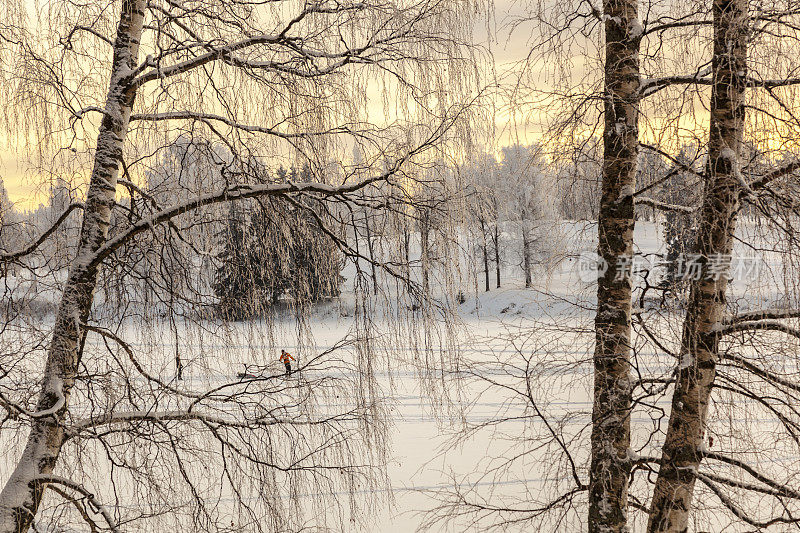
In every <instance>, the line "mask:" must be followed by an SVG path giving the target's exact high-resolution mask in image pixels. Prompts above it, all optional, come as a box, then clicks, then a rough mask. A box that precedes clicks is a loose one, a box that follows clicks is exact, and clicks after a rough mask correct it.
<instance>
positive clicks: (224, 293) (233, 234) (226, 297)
mask: <svg viewBox="0 0 800 533" xmlns="http://www.w3.org/2000/svg"><path fill="white" fill-rule="evenodd" d="M228 213H229V216H228V221H227V225H226V227H225V229H223V230H222V231H221V232H220V234H219V239H220V241H221V243H222V245H223V247H222V250H221V251H220V253H219V254H218V255H217V261H218V263H219V266H218V267H217V271H216V275H215V276H214V284H213V287H212V288H213V289H214V294H215V295H216V296H217V298H219V304H218V306H219V310H220V312H221V313H222V314H223V315H224V316H225V317H226V318H229V319H233V320H241V319H242V318H246V317H248V316H251V315H252V303H253V287H254V283H253V276H252V275H251V272H250V264H249V263H250V260H249V257H248V252H247V247H246V244H247V243H246V242H245V231H244V230H245V220H244V217H243V214H242V213H241V210H239V209H237V208H236V205H235V203H233V202H231V203H230V204H229V212H228Z"/></svg>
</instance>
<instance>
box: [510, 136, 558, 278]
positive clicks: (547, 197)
mask: <svg viewBox="0 0 800 533" xmlns="http://www.w3.org/2000/svg"><path fill="white" fill-rule="evenodd" d="M501 152H502V159H501V161H500V168H499V171H498V174H497V175H498V181H499V183H500V187H501V190H502V194H503V200H505V205H506V209H505V214H506V216H507V217H508V218H509V219H510V220H513V221H515V222H516V224H517V227H518V229H519V235H520V244H521V245H522V246H521V250H520V252H521V257H522V272H523V274H524V276H525V287H531V286H532V285H533V277H532V269H533V266H534V264H538V263H542V262H543V261H545V259H546V258H547V256H548V255H549V254H550V253H551V252H552V251H553V249H554V246H553V243H554V242H555V240H556V234H557V232H555V231H553V227H552V225H551V223H552V220H553V219H554V218H555V215H556V211H555V210H554V209H553V206H554V201H553V199H554V196H555V188H554V187H553V182H554V180H553V179H552V175H551V174H550V173H549V172H548V170H547V169H546V165H545V163H544V161H543V159H542V157H541V152H540V147H538V146H535V145H534V146H522V145H519V144H515V145H511V146H504V147H503V148H502V149H501ZM501 201H502V200H501Z"/></svg>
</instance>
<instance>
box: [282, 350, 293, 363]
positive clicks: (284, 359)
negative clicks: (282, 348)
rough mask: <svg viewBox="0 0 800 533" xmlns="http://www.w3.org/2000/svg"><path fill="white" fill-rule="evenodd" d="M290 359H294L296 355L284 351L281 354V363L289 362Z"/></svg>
mask: <svg viewBox="0 0 800 533" xmlns="http://www.w3.org/2000/svg"><path fill="white" fill-rule="evenodd" d="M289 359H291V360H292V361H294V357H292V354H290V353H289V352H283V353H282V354H281V358H280V362H281V363H288V362H289Z"/></svg>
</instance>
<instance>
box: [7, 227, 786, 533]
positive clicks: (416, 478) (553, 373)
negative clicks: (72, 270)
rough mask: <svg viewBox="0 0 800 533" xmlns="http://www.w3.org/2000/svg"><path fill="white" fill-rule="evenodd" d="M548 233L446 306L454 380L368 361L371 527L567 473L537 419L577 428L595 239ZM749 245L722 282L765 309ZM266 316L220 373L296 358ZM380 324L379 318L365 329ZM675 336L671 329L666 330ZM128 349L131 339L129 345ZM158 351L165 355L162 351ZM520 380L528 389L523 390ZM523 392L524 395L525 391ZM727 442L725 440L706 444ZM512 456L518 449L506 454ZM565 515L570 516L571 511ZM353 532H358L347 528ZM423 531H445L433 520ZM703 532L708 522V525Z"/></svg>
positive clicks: (407, 355)
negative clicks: (381, 401)
mask: <svg viewBox="0 0 800 533" xmlns="http://www.w3.org/2000/svg"><path fill="white" fill-rule="evenodd" d="M743 227H744V229H742V230H740V231H744V232H746V231H749V230H750V229H753V231H755V228H750V227H749V226H748V225H747V224H744V225H743ZM556 230H557V231H558V232H559V233H560V234H561V235H562V237H561V238H562V240H561V242H562V245H561V246H562V248H563V250H561V251H562V252H563V254H562V255H561V256H560V257H559V259H560V260H559V261H556V262H555V263H554V264H553V265H551V266H550V268H549V269H548V270H545V269H543V268H542V269H538V270H537V275H536V276H535V283H534V285H535V286H534V288H532V289H525V288H524V287H523V282H522V278H521V272H520V271H519V268H518V267H517V266H515V265H514V264H513V263H514V261H515V259H512V258H511V257H509V261H508V262H509V263H512V264H506V265H504V268H503V272H502V274H503V286H502V288H501V289H495V288H494V272H493V271H492V287H493V288H492V290H491V291H490V292H480V291H479V292H476V290H475V287H476V286H477V287H478V289H480V288H482V287H483V283H482V280H481V279H480V278H479V279H478V283H475V281H474V280H472V281H471V282H469V283H465V289H464V293H465V295H466V296H467V298H466V301H465V302H464V303H462V304H460V305H459V307H458V313H457V314H458V318H459V323H458V324H457V325H456V326H455V328H456V330H455V331H456V335H455V338H456V339H457V340H458V343H459V348H460V350H459V354H458V355H459V361H460V362H459V366H458V369H459V373H458V374H454V376H455V377H458V378H460V379H458V380H456V379H453V380H452V381H447V380H442V381H439V382H438V384H433V385H432V384H431V383H430V382H426V381H424V379H422V378H423V377H425V376H424V374H420V373H419V372H417V371H415V369H414V365H413V364H409V365H407V367H401V368H400V369H399V370H396V371H393V372H392V373H391V375H390V373H388V372H382V371H380V370H378V371H377V373H376V375H377V377H378V382H379V384H380V385H381V387H382V388H383V389H384V390H387V391H392V394H391V400H390V413H391V423H392V424H391V429H390V434H389V441H390V455H389V457H390V464H389V468H388V474H389V479H390V481H391V496H393V500H394V501H393V503H386V504H385V505H383V506H380V507H378V508H374V509H370V510H369V511H370V513H369V514H371V515H372V518H371V519H370V521H369V530H370V531H375V532H387V533H388V532H409V531H414V530H415V529H416V528H417V526H418V525H419V524H421V523H422V520H423V518H424V515H423V513H424V512H425V511H428V510H430V509H432V508H433V507H434V506H435V505H436V503H437V499H436V497H435V493H437V492H439V491H442V490H449V489H451V488H452V487H453V486H454V482H455V483H461V482H467V483H468V484H471V486H472V487H473V489H474V491H473V492H471V493H470V494H471V495H472V496H474V497H477V498H484V500H483V501H484V502H491V503H493V504H497V505H508V506H509V507H513V506H515V505H517V504H520V503H521V502H527V503H530V502H536V501H540V500H543V499H546V498H545V496H546V494H545V493H546V492H547V491H552V490H554V487H556V488H557V487H559V486H568V485H569V483H571V480H570V476H571V474H570V471H569V468H567V465H565V464H563V462H561V463H558V462H557V461H561V460H562V459H558V454H557V453H556V452H557V450H556V451H554V449H553V446H552V445H549V446H543V447H539V445H542V444H543V443H544V441H543V440H542V439H543V438H544V437H546V436H547V435H548V433H547V428H546V427H545V421H550V422H551V423H553V424H560V425H561V427H562V429H563V434H564V435H566V436H571V437H575V438H578V437H577V436H578V435H581V436H580V439H586V438H588V432H587V428H588V427H589V424H590V413H591V403H590V389H591V384H592V382H591V364H590V363H591V359H590V357H591V353H592V350H593V340H594V333H593V331H592V329H591V327H592V320H593V311H592V309H593V300H594V295H593V293H594V290H595V286H594V284H593V283H591V281H587V278H586V275H585V272H581V268H580V266H581V265H579V262H580V253H581V252H583V251H591V250H593V249H594V247H595V245H594V235H595V231H596V230H595V228H594V226H593V225H592V224H580V223H573V224H562V225H561V226H560V228H556ZM507 238H510V237H508V236H507ZM635 239H636V245H637V249H638V250H637V251H639V252H640V253H641V254H643V255H645V256H647V255H648V254H652V253H656V252H659V251H663V250H661V239H660V229H659V227H658V225H657V224H653V223H648V222H640V223H638V225H637V230H636V234H635ZM759 254H761V255H759V256H758V259H760V260H763V261H764V263H763V264H761V265H760V269H759V270H757V272H758V275H750V276H749V277H748V276H741V277H740V278H739V279H735V280H734V281H733V286H732V292H731V296H732V297H731V301H732V302H734V303H735V304H736V305H738V306H739V307H740V308H742V309H746V308H752V307H755V306H768V305H770V304H773V305H774V303H775V302H779V301H780V300H781V294H782V292H781V290H780V287H781V282H780V279H781V275H782V274H781V269H782V265H780V264H776V263H775V262H774V261H775V260H774V258H773V257H772V256H769V255H763V252H759ZM755 255H756V254H755V253H754V252H752V251H751V250H750V249H747V248H745V247H743V246H739V247H737V249H736V251H735V253H734V256H735V257H748V258H751V257H754V256H755ZM345 275H346V276H347V275H348V273H347V272H346V273H345ZM352 305H353V302H352V301H351V299H349V297H348V293H347V289H346V290H345V293H344V294H343V296H342V298H341V300H340V301H339V302H334V303H329V304H324V305H321V306H320V307H319V308H317V309H316V310H315V311H314V312H313V314H312V317H311V320H310V322H309V324H308V325H309V331H310V332H311V334H312V336H313V344H314V345H315V348H316V350H318V351H322V350H324V349H326V348H328V347H330V346H333V345H334V344H335V343H336V342H338V341H339V340H341V339H342V338H343V337H344V336H345V335H346V334H347V333H348V331H349V330H350V329H351V327H352V325H353V318H352V309H351V306H352ZM281 321H283V322H281ZM278 322H279V323H278V327H277V328H276V329H275V332H274V334H273V336H272V337H271V338H270V339H269V342H265V341H264V340H263V338H259V339H260V340H254V341H253V342H243V341H242V339H244V338H246V337H247V334H246V333H243V334H242V335H238V336H233V337H231V338H235V339H239V340H237V341H231V342H223V344H224V345H223V344H220V345H219V349H220V350H222V349H223V348H224V351H225V353H226V358H225V359H224V360H220V362H219V364H220V365H221V368H220V369H218V371H221V372H222V373H223V374H225V373H227V374H229V375H233V374H234V373H235V372H236V371H238V370H240V368H239V366H238V364H244V363H245V362H248V361H249V362H254V363H255V362H263V361H265V360H266V361H270V360H273V359H276V358H277V354H272V353H270V351H271V350H273V349H275V348H276V347H278V346H283V347H285V348H286V349H287V350H289V352H291V353H295V354H296V355H298V356H299V358H300V363H301V364H302V361H303V358H304V357H307V355H308V354H306V353H303V349H301V348H300V347H299V346H298V343H297V336H296V329H295V327H294V324H293V322H292V319H291V318H290V317H285V318H284V319H281V318H278ZM251 326H252V325H248V326H247V327H251ZM387 327H389V325H388V324H387ZM679 327H680V324H679V323H677V324H673V325H672V326H671V329H672V330H678V329H679ZM380 328H381V324H380V323H378V324H377V327H376V330H378V331H379V330H380ZM673 333H674V334H677V332H676V331H673ZM170 339H171V337H170V334H169V332H165V333H164V335H163V336H162V337H161V338H147V339H139V340H138V342H141V343H146V344H147V345H148V346H149V347H150V348H151V349H156V350H163V351H164V353H169V352H170V351H171V350H173V349H174V344H173V342H172V341H171V340H170ZM410 342H411V341H410V340H409V345H403V343H402V342H399V341H398V340H397V339H394V340H393V342H392V344H390V345H388V346H384V347H383V348H382V350H383V351H384V352H387V353H390V352H391V353H395V354H396V357H397V359H398V360H401V359H405V360H411V359H413V358H412V355H411V345H410ZM237 343H238V344H237ZM638 344H639V343H637V345H638ZM132 345H134V346H135V345H136V342H132ZM181 349H182V350H184V351H185V352H186V353H191V352H192V350H193V349H202V350H205V351H208V350H213V349H214V344H213V343H209V342H208V341H207V340H206V342H204V343H202V344H198V345H196V346H193V345H192V342H191V339H188V338H186V337H184V338H183V339H182V341H181ZM273 356H274V357H273ZM637 357H638V358H639V368H640V369H641V370H642V371H646V372H647V373H651V374H653V375H657V376H663V375H666V374H668V373H669V372H670V371H671V369H672V368H673V366H674V361H673V360H671V359H670V358H669V357H668V356H667V355H665V354H663V353H661V354H659V353H656V352H655V351H653V349H652V346H650V347H648V348H645V349H642V350H638V351H637ZM165 360H166V361H169V358H165ZM231 361H237V364H236V365H231ZM226 365H231V366H233V367H232V368H231V366H226ZM211 366H212V367H213V366H214V365H213V364H212V365H211ZM433 366H434V367H436V365H435V364H434V365H433ZM225 368H227V369H228V372H226V370H225ZM404 368H405V369H404ZM435 369H436V368H434V370H435ZM439 370H443V369H441V368H440V369H439ZM446 370H452V368H448V369H446ZM165 372H168V369H165ZM529 375H535V376H536V379H535V380H532V381H530V382H526V376H529ZM188 379H189V382H190V383H191V380H192V379H199V380H208V379H213V378H212V377H210V375H205V376H204V375H203V373H202V371H201V370H197V372H196V373H195V374H192V371H191V369H190V371H189V375H188ZM528 383H530V385H531V389H530V390H528V389H527V388H526V387H527V384H528ZM437 386H438V387H442V388H440V389H438V390H439V392H440V393H441V392H446V393H447V396H448V398H449V400H451V401H450V402H447V401H437V400H436V399H432V398H431V397H430V394H429V393H428V391H427V390H425V389H428V390H430V388H431V387H432V388H434V389H435V388H436V387H437ZM526 393H527V394H528V395H529V396H527V397H526V396H525V394H526ZM534 403H535V406H536V408H538V409H540V410H541V412H542V413H544V417H543V418H544V420H545V421H543V420H542V417H538V416H532V414H531V407H532V404H534ZM652 407H653V406H651V408H650V410H649V411H646V410H644V409H640V410H638V411H637V412H636V413H635V414H634V417H633V419H632V424H633V428H634V441H635V442H636V446H634V449H635V450H634V453H638V454H641V455H650V454H656V453H657V450H658V440H657V438H656V440H655V441H648V440H647V437H648V436H649V435H650V430H651V429H652V427H653V424H654V422H653V419H652V416H651V415H652ZM655 407H657V408H663V409H665V410H666V411H665V412H666V414H668V410H669V405H668V403H667V402H666V400H664V401H662V402H660V403H659V404H658V405H656V406H655ZM722 408H723V406H720V409H722ZM465 422H466V424H467V425H468V426H470V427H471V428H472V429H473V431H471V432H468V433H462V434H460V435H461V437H460V438H459V439H455V440H454V437H455V436H456V435H457V434H458V433H457V432H458V431H459V430H460V429H462V428H463V427H464V426H463V424H464V423H465ZM759 423H761V424H763V425H764V427H768V426H769V425H770V424H772V423H774V422H773V421H771V420H763V421H760V422H759ZM568 445H569V447H570V449H571V451H572V452H573V453H574V457H575V459H576V461H577V462H578V472H577V473H578V475H579V476H581V477H582V478H583V479H584V481H585V480H586V478H587V475H586V472H585V470H584V469H583V468H582V465H583V464H584V462H585V459H586V457H587V453H588V451H587V449H586V446H577V445H576V444H575V443H574V442H569V443H568ZM725 445H726V443H724V442H722V443H719V444H717V446H722V447H724V446H725ZM512 456H518V457H517V459H516V460H515V461H513V462H511V463H507V462H506V461H507V460H508V459H509V458H510V457H512ZM795 459H796V458H787V460H792V461H793V460H795ZM6 461H8V462H7V463H6V464H5V466H0V468H1V469H2V470H3V472H2V475H0V479H5V477H6V476H7V473H8V470H7V468H10V464H11V462H13V455H12V457H10V458H9V457H7V458H6ZM559 476H561V478H562V479H559ZM388 492H389V489H387V494H386V496H390V494H389V493H388ZM551 495H552V494H551ZM308 497H313V495H308ZM576 512H577V513H580V510H578V511H576ZM574 516H579V514H577V515H573V517H574ZM505 517H506V518H508V515H506V516H505ZM705 525H706V526H708V524H705ZM712 525H713V524H712ZM471 527H472V526H471V524H470V522H469V521H465V519H461V520H459V519H456V520H455V521H453V522H452V523H451V525H450V530H452V531H467V530H470V529H471ZM576 527H579V526H578V522H575V521H572V522H570V521H567V522H564V523H562V524H559V525H558V526H554V528H555V529H558V530H560V531H575V530H576V529H575V528H576ZM508 529H509V530H525V529H526V526H525V524H524V523H523V524H520V525H514V524H509V526H508ZM352 530H353V531H362V530H363V529H362V528H361V526H353V529H352ZM433 530H434V531H445V530H446V529H445V528H444V526H442V525H441V524H437V525H436V526H435V527H434V528H433ZM636 530H638V529H636ZM709 530H712V531H715V530H717V529H714V528H713V527H711V528H710V529H709Z"/></svg>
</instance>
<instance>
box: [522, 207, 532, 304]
mask: <svg viewBox="0 0 800 533" xmlns="http://www.w3.org/2000/svg"><path fill="white" fill-rule="evenodd" d="M520 215H521V217H520V218H521V221H520V224H521V229H522V269H523V270H524V271H525V288H526V289H530V288H531V286H533V279H532V278H531V253H532V252H531V244H532V243H531V232H530V227H529V225H530V223H529V222H528V210H527V209H524V208H523V209H522V213H521V214H520Z"/></svg>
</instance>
